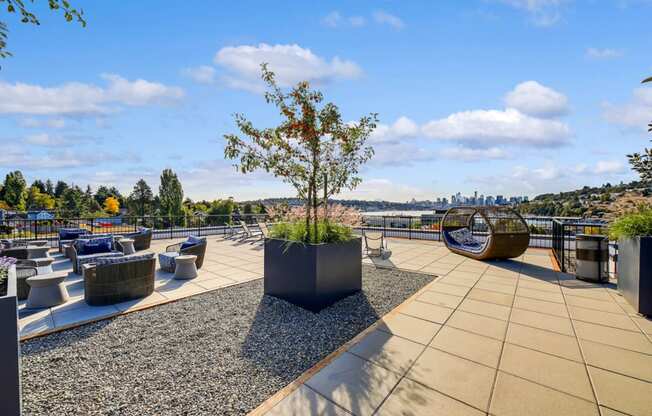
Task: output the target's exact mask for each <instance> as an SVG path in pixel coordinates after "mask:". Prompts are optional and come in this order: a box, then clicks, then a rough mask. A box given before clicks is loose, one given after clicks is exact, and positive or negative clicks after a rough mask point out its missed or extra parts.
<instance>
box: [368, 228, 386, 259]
mask: <svg viewBox="0 0 652 416" xmlns="http://www.w3.org/2000/svg"><path fill="white" fill-rule="evenodd" d="M362 237H363V238H364V246H365V251H366V253H367V256H369V257H380V258H382V259H383V260H387V259H388V258H389V257H390V256H391V255H392V252H391V251H390V250H389V249H388V248H387V240H385V236H384V235H383V233H382V232H376V231H365V230H363V231H362Z"/></svg>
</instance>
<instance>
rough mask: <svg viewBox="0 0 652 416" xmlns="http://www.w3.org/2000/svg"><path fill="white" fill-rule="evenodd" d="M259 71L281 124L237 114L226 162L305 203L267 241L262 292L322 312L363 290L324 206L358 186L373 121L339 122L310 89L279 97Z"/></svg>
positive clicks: (354, 252)
mask: <svg viewBox="0 0 652 416" xmlns="http://www.w3.org/2000/svg"><path fill="white" fill-rule="evenodd" d="M261 68H262V78H263V81H264V82H265V83H266V84H267V86H268V91H267V92H266V93H265V100H266V101H267V103H271V104H273V105H275V106H276V107H277V109H278V111H279V114H280V116H281V118H282V120H281V123H280V124H279V125H278V126H276V127H271V128H264V129H259V128H256V127H254V125H253V123H252V122H251V121H249V120H248V119H247V118H245V116H244V115H242V114H236V115H235V121H236V124H237V125H238V128H239V129H240V132H241V133H242V136H238V135H235V134H227V135H225V136H224V137H225V139H226V142H227V144H226V146H225V148H224V156H225V157H226V158H227V159H235V160H238V163H237V164H236V167H237V168H238V169H239V170H240V171H241V172H242V173H249V172H253V171H255V170H259V169H260V170H264V171H266V172H268V173H271V174H272V175H274V176H276V177H278V178H280V179H282V180H283V181H284V182H286V183H288V184H290V185H292V186H293V187H294V188H295V190H296V191H297V195H298V197H299V198H300V199H302V200H303V201H304V212H303V213H302V216H301V218H297V219H296V221H294V222H292V223H291V224H287V225H283V226H279V227H278V228H276V229H275V230H274V231H273V233H272V235H273V236H278V237H272V238H270V239H267V240H266V241H265V276H264V279H265V291H266V293H268V294H272V295H275V296H279V297H282V298H284V299H288V300H290V301H293V302H295V303H298V304H300V305H302V306H307V307H310V305H323V304H325V303H327V302H323V300H324V299H326V298H328V299H331V300H332V299H333V298H338V297H339V296H343V295H344V294H346V293H350V292H351V290H355V289H351V288H356V287H357V290H359V287H360V285H359V283H360V282H361V265H360V263H361V248H360V241H359V239H352V238H351V234H350V230H348V231H347V230H345V228H342V226H341V225H337V223H336V221H330V218H329V205H328V200H329V198H330V197H332V196H334V195H336V194H338V193H339V192H340V191H342V190H343V189H345V188H348V189H353V188H355V187H356V186H357V185H358V184H359V183H360V181H361V178H359V177H358V176H357V174H358V170H359V168H360V166H361V165H362V164H363V163H365V162H366V161H367V160H369V159H370V158H371V156H372V155H373V149H372V148H371V147H368V146H365V142H366V140H367V139H368V138H369V136H370V134H371V132H372V131H373V130H374V128H375V127H376V122H377V116H376V114H370V115H369V116H365V117H362V118H360V120H359V121H358V122H357V123H351V122H344V121H343V120H342V116H341V114H340V111H339V109H338V108H337V106H336V105H335V104H332V103H326V104H322V101H323V95H322V94H321V93H320V92H319V91H314V90H311V89H310V86H309V84H308V82H300V83H298V84H297V85H296V86H295V87H294V88H292V89H291V90H290V91H289V92H284V91H283V90H282V89H281V88H280V87H279V86H278V85H277V83H276V80H275V75H274V73H273V72H271V71H270V70H269V69H268V66H267V64H263V65H262V66H261ZM318 194H319V195H318ZM320 210H321V211H322V212H321V214H320ZM279 237H280V238H279ZM345 237H346V238H345ZM343 262H345V263H343ZM338 263H339V264H338ZM354 263H356V266H355V267H354ZM338 267H339V269H338ZM341 270H347V272H346V273H344V272H341ZM354 280H355V281H356V283H355V285H353V284H352V282H353V281H354ZM292 285H294V286H295V287H292ZM297 287H301V288H303V289H302V290H301V293H302V294H301V296H294V293H295V292H297V290H296V288H297ZM326 292H328V293H326ZM315 309H318V308H317V307H315Z"/></svg>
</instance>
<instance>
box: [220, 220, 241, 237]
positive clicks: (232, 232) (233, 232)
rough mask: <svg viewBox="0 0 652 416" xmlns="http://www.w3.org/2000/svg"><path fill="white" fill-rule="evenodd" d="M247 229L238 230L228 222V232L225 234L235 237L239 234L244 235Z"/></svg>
mask: <svg viewBox="0 0 652 416" xmlns="http://www.w3.org/2000/svg"><path fill="white" fill-rule="evenodd" d="M244 235H245V231H244V230H243V229H240V230H236V229H235V228H234V227H233V226H232V225H231V224H229V223H227V224H226V233H225V235H224V238H234V237H237V236H244Z"/></svg>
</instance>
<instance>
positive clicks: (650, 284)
mask: <svg viewBox="0 0 652 416" xmlns="http://www.w3.org/2000/svg"><path fill="white" fill-rule="evenodd" d="M609 237H610V238H611V239H613V240H618V291H619V292H620V293H621V294H622V295H623V297H624V298H625V299H626V300H627V301H628V302H629V303H630V304H631V305H632V306H633V307H634V309H636V311H637V312H639V313H641V314H643V315H652V207H650V206H641V207H639V208H638V209H637V210H636V211H634V212H629V213H625V214H623V215H621V216H620V217H619V218H618V219H616V220H615V221H614V222H613V223H612V224H611V226H610V227H609Z"/></svg>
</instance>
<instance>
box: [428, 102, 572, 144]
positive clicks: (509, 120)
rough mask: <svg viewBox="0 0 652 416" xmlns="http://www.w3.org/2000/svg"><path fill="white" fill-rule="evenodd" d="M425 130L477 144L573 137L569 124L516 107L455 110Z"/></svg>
mask: <svg viewBox="0 0 652 416" xmlns="http://www.w3.org/2000/svg"><path fill="white" fill-rule="evenodd" d="M423 133H424V134H425V135H426V136H427V137H430V138H433V139H440V140H453V141H458V142H462V143H466V144H468V145H470V146H476V147H492V146H495V145H497V144H512V145H524V146H555V145H563V144H566V143H568V142H569V139H570V137H571V130H570V128H569V127H568V126H567V125H566V124H564V123H562V122H560V121H556V120H548V119H540V118H536V117H531V116H528V115H527V114H523V113H521V112H520V111H518V110H516V109H513V108H508V109H506V110H504V111H502V110H471V111H463V112H459V113H454V114H451V115H450V116H448V117H446V118H443V119H439V120H433V121H430V122H428V123H426V124H425V125H424V126H423Z"/></svg>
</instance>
